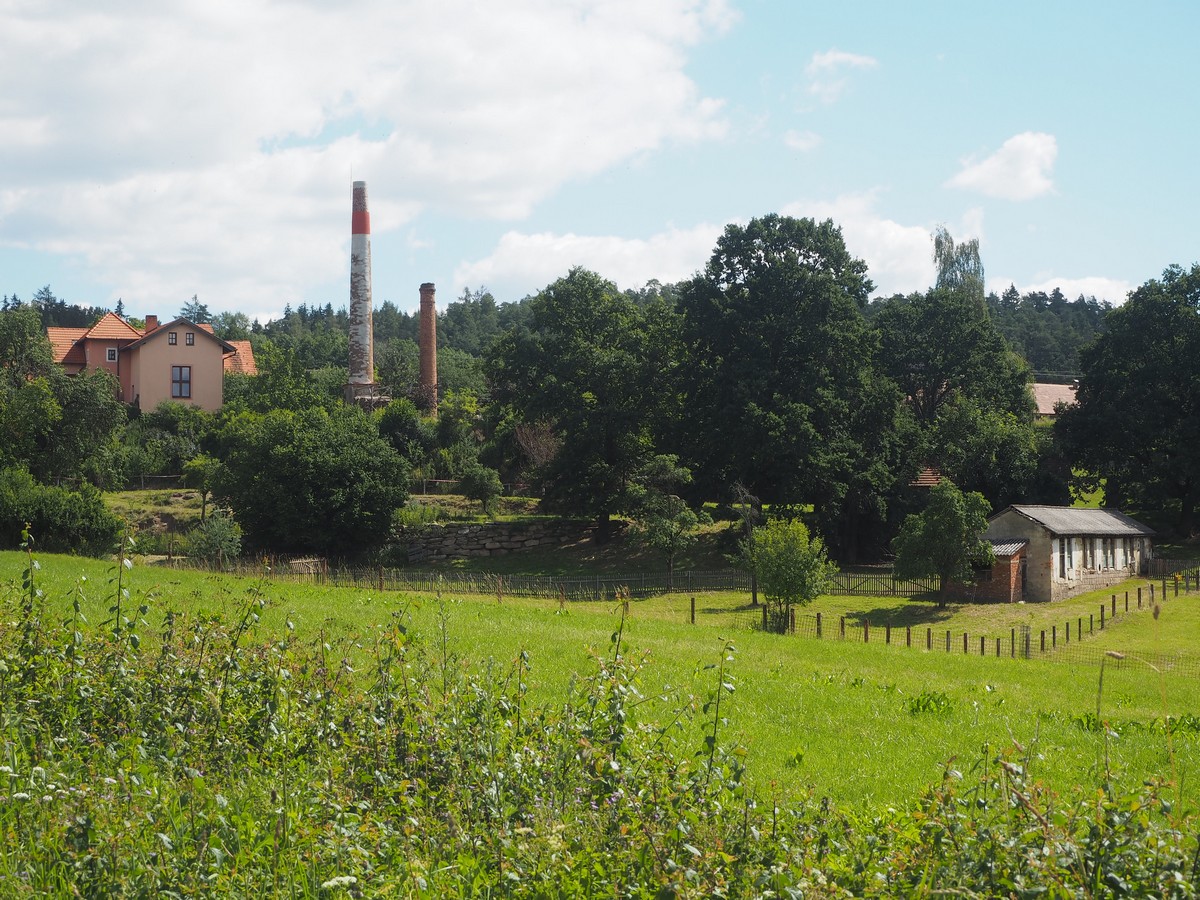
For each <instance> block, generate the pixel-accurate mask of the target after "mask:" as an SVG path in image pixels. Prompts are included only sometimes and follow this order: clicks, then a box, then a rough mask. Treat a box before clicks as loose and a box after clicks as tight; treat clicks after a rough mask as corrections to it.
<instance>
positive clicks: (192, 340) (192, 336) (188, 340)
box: [183, 331, 196, 347]
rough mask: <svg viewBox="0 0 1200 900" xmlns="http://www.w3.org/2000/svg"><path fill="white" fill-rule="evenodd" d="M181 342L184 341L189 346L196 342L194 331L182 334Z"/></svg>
mask: <svg viewBox="0 0 1200 900" xmlns="http://www.w3.org/2000/svg"><path fill="white" fill-rule="evenodd" d="M183 342H184V343H185V344H187V345H188V346H189V347H190V346H192V345H193V344H194V343H196V334H195V332H192V331H189V332H188V333H187V334H185V335H184V336H183Z"/></svg>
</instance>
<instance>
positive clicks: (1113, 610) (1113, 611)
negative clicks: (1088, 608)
mask: <svg viewBox="0 0 1200 900" xmlns="http://www.w3.org/2000/svg"><path fill="white" fill-rule="evenodd" d="M1112 614H1113V615H1114V616H1115V615H1116V614H1117V595H1116V594H1113V598H1112Z"/></svg>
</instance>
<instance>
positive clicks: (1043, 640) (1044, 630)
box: [1042, 628, 1046, 653]
mask: <svg viewBox="0 0 1200 900" xmlns="http://www.w3.org/2000/svg"><path fill="white" fill-rule="evenodd" d="M1042 652H1043V653H1045V652H1046V629H1045V628H1043V629H1042Z"/></svg>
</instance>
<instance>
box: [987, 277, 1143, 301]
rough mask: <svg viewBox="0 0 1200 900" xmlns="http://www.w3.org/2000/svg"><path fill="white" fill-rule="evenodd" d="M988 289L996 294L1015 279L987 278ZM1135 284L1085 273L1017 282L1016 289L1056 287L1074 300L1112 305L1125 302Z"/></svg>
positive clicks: (1023, 291) (1034, 289)
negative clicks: (1078, 276) (1087, 300)
mask: <svg viewBox="0 0 1200 900" xmlns="http://www.w3.org/2000/svg"><path fill="white" fill-rule="evenodd" d="M988 282H989V286H988V289H989V290H991V291H995V292H996V293H997V294H1000V293H1003V292H1004V291H1006V290H1008V286H1009V285H1010V284H1014V283H1015V279H1012V278H1003V279H1000V278H998V279H996V280H995V281H992V279H990V278H989V279H988ZM1135 287H1136V285H1134V284H1131V283H1130V282H1128V281H1122V280H1121V279H1119V278H1105V277H1104V276H1102V275H1085V276H1083V277H1082V278H1046V279H1041V280H1039V281H1037V282H1034V283H1032V284H1024V285H1022V284H1018V285H1017V290H1018V291H1020V292H1021V293H1022V294H1025V293H1029V292H1031V291H1044V292H1045V293H1047V294H1049V293H1052V292H1053V291H1054V289H1055V288H1058V289H1059V290H1060V291H1062V293H1063V296H1064V297H1066V298H1067V299H1068V300H1075V299H1076V298H1078V297H1079V296H1081V295H1082V296H1084V297H1095V298H1096V299H1097V300H1107V301H1108V302H1109V303H1112V304H1113V305H1114V306H1116V305H1120V304H1122V303H1124V302H1125V300H1126V299H1127V297H1128V296H1129V292H1130V291H1132V290H1133V289H1134V288H1135Z"/></svg>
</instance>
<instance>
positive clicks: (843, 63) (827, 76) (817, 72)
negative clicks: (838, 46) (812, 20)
mask: <svg viewBox="0 0 1200 900" xmlns="http://www.w3.org/2000/svg"><path fill="white" fill-rule="evenodd" d="M877 65H879V61H878V60H877V59H875V58H874V57H870V56H863V55H861V54H858V53H846V52H844V51H842V50H827V51H826V52H824V53H814V54H813V57H812V59H811V60H809V62H808V65H807V66H805V68H804V72H805V74H806V75H807V76H808V79H809V83H808V92H809V93H810V94H812V95H813V96H814V97H816V98H817V99H819V100H821V101H822V102H824V103H832V102H833V101H835V100H837V99H838V97H840V96H841V95H842V94H843V93H844V92H845V90H846V85H847V80H846V78H845V76H844V75H843V74H842V73H843V72H845V71H846V70H847V69H873V68H875V67H876V66H877Z"/></svg>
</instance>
